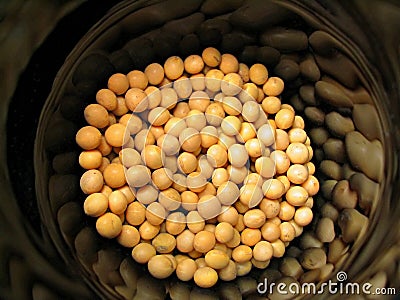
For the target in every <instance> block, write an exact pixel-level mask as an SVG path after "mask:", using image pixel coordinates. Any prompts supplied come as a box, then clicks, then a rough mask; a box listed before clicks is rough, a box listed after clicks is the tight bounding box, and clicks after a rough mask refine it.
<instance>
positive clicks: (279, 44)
mask: <svg viewBox="0 0 400 300" xmlns="http://www.w3.org/2000/svg"><path fill="white" fill-rule="evenodd" d="M260 43H261V44H262V45H264V46H270V47H273V48H276V49H278V50H279V51H282V52H294V51H301V50H304V49H306V48H307V46H308V39H307V35H306V34H305V33H304V32H302V31H300V30H295V29H287V28H282V27H274V28H271V29H267V30H266V31H264V32H262V33H261V35H260Z"/></svg>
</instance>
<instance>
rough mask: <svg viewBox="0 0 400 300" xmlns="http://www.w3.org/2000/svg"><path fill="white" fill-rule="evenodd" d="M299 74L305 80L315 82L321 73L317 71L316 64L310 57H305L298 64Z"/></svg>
mask: <svg viewBox="0 0 400 300" xmlns="http://www.w3.org/2000/svg"><path fill="white" fill-rule="evenodd" d="M299 67H300V74H301V75H302V76H303V77H305V78H306V79H308V80H310V81H312V82H316V81H318V80H319V79H320V78H321V72H320V71H319V69H318V66H317V63H316V62H315V59H314V57H313V56H312V55H307V56H306V58H305V59H304V60H303V61H302V62H301V63H300V65H299Z"/></svg>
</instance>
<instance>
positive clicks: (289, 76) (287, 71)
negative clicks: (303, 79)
mask: <svg viewBox="0 0 400 300" xmlns="http://www.w3.org/2000/svg"><path fill="white" fill-rule="evenodd" d="M274 72H275V74H276V75H277V76H279V77H281V78H282V79H283V80H285V81H292V80H294V79H295V78H296V77H297V76H299V74H300V70H299V65H298V64H297V63H296V62H295V61H293V60H291V59H281V60H280V61H279V63H278V64H277V65H276V66H275V68H274Z"/></svg>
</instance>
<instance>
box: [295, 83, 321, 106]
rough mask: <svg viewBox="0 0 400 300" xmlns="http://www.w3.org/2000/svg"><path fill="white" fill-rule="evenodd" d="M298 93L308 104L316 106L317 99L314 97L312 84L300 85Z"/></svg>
mask: <svg viewBox="0 0 400 300" xmlns="http://www.w3.org/2000/svg"><path fill="white" fill-rule="evenodd" d="M299 95H300V97H301V99H302V100H303V101H304V102H305V103H307V104H308V105H311V106H317V105H318V104H319V102H318V100H317V99H316V98H315V89H314V86H313V85H310V84H305V85H302V86H301V87H300V89H299Z"/></svg>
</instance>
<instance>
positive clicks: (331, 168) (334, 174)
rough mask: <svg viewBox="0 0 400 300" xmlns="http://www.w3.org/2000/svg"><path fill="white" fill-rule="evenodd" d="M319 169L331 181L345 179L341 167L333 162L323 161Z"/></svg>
mask: <svg viewBox="0 0 400 300" xmlns="http://www.w3.org/2000/svg"><path fill="white" fill-rule="evenodd" d="M319 168H320V170H321V172H322V173H324V174H325V175H326V176H327V177H329V178H331V179H335V180H341V179H342V178H343V172H342V168H341V166H340V165H339V164H338V163H337V162H335V161H333V160H323V161H322V162H321V163H320V165H319Z"/></svg>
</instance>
